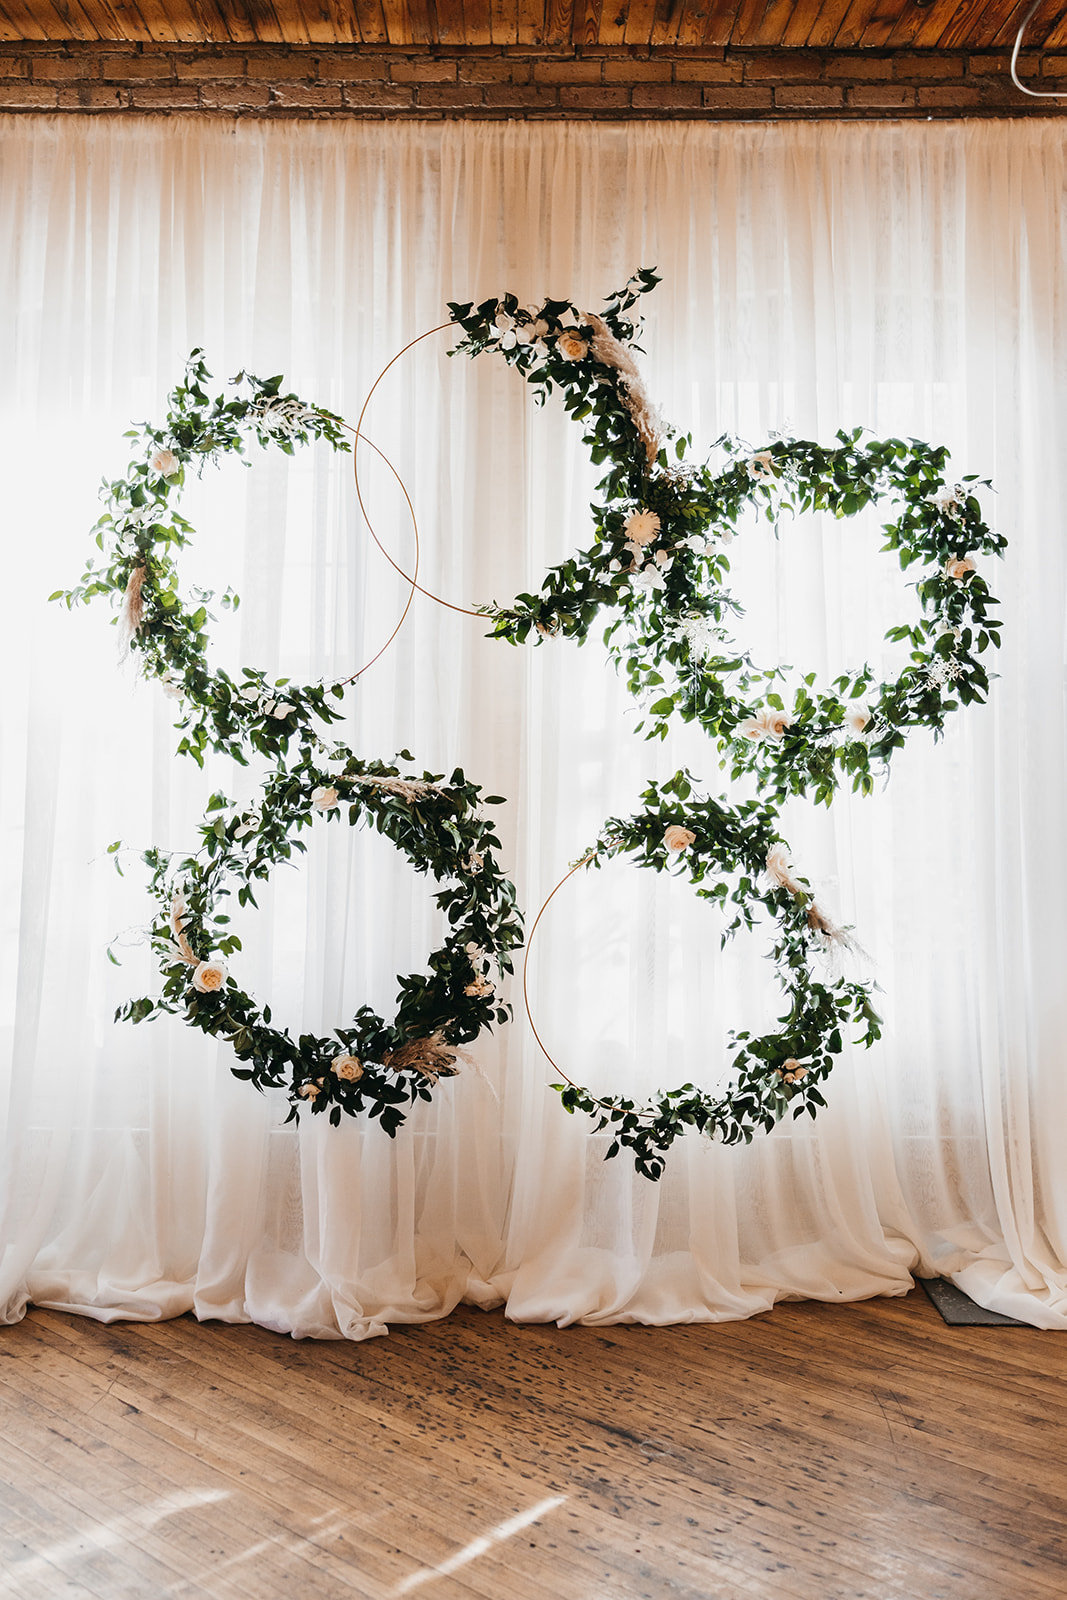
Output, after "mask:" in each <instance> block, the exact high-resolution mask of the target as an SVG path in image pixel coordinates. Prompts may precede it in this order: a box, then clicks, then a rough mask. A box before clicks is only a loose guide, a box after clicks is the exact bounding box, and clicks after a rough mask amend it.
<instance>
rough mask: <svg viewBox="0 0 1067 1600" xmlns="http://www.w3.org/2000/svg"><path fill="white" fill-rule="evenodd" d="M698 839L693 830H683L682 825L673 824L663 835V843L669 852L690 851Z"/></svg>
mask: <svg viewBox="0 0 1067 1600" xmlns="http://www.w3.org/2000/svg"><path fill="white" fill-rule="evenodd" d="M695 838H696V834H695V833H694V832H693V831H692V829H691V828H683V827H682V826H681V824H680V823H677V822H672V823H671V825H670V827H669V828H668V829H667V831H666V833H665V834H664V835H663V843H664V844H665V845H666V846H667V849H668V850H688V848H689V846H690V845H691V844H692V843H693V841H694V840H695Z"/></svg>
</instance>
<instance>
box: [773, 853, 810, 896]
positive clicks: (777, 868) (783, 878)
mask: <svg viewBox="0 0 1067 1600" xmlns="http://www.w3.org/2000/svg"><path fill="white" fill-rule="evenodd" d="M790 866H791V862H790V860H789V851H788V850H787V849H786V847H785V845H784V844H781V843H779V844H772V845H771V848H770V849H769V850H768V851H767V876H768V878H769V879H770V880H771V882H772V883H774V884H777V885H778V887H779V888H781V889H788V891H789V893H790V894H803V893H804V886H803V884H801V883H798V882H797V880H796V878H794V877H793V874H792V873H791V872H790V870H789V868H790Z"/></svg>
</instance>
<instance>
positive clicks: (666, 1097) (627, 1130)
mask: <svg viewBox="0 0 1067 1600" xmlns="http://www.w3.org/2000/svg"><path fill="white" fill-rule="evenodd" d="M641 798H642V801H643V802H644V804H643V808H642V810H640V811H639V812H637V813H635V814H634V815H633V816H630V817H625V818H619V817H613V818H611V819H610V820H609V821H608V822H607V823H605V825H604V827H603V828H602V830H601V832H600V835H599V837H598V839H597V841H596V843H595V845H594V846H593V847H592V849H591V850H590V851H589V852H588V853H587V856H586V857H585V859H584V860H583V861H582V863H581V864H582V865H588V866H592V867H595V868H600V867H602V866H604V865H605V864H606V863H607V862H608V861H609V860H612V859H614V858H615V857H618V856H628V857H629V858H630V859H631V860H632V861H633V863H634V864H635V865H636V866H638V867H645V868H650V869H651V870H652V871H654V872H670V873H672V874H673V875H675V876H679V877H687V878H688V879H689V881H690V882H691V883H692V884H693V885H694V887H695V889H696V893H697V895H698V896H699V897H700V898H701V899H704V900H710V901H713V902H715V903H717V904H718V905H719V906H720V907H721V909H722V910H723V911H724V912H725V913H726V914H727V916H728V917H729V918H730V920H729V921H728V922H727V923H726V926H725V928H724V930H723V933H722V936H721V937H722V942H723V943H725V942H726V941H727V940H728V939H729V938H731V937H732V936H733V935H734V934H736V933H737V932H738V930H739V929H742V928H746V929H752V928H754V927H755V926H756V925H757V922H759V921H764V920H770V921H772V922H773V923H774V926H775V942H774V946H773V950H772V953H771V958H772V959H773V961H774V964H775V968H776V973H777V977H778V981H779V983H780V985H781V988H782V990H783V993H784V997H785V1010H784V1012H783V1013H782V1015H781V1016H780V1017H779V1018H778V1019H777V1020H778V1024H779V1026H778V1027H777V1028H776V1029H774V1030H772V1031H769V1032H767V1033H763V1034H760V1035H753V1034H750V1033H748V1032H739V1033H736V1034H734V1035H732V1039H731V1050H732V1052H733V1054H732V1059H731V1062H730V1074H731V1083H730V1086H729V1088H727V1089H726V1090H725V1091H723V1092H721V1093H709V1092H707V1091H705V1090H702V1089H699V1088H697V1087H696V1086H695V1085H693V1084H691V1083H685V1084H682V1085H681V1087H680V1088H676V1089H666V1090H660V1091H658V1092H656V1093H655V1094H653V1095H651V1096H650V1097H649V1098H648V1099H647V1100H645V1101H644V1102H642V1103H638V1102H636V1101H634V1100H632V1099H630V1098H628V1097H625V1096H615V1095H594V1094H593V1093H592V1091H591V1090H589V1089H587V1088H584V1087H582V1086H581V1085H580V1084H576V1083H573V1082H571V1081H570V1080H568V1081H567V1082H565V1083H557V1084H554V1085H553V1087H554V1088H555V1089H557V1090H558V1091H559V1093H560V1095H561V1097H562V1101H563V1104H564V1106H565V1107H566V1108H567V1110H568V1111H584V1112H586V1113H587V1114H588V1115H589V1116H591V1117H593V1118H594V1120H595V1127H596V1131H598V1132H599V1131H602V1130H604V1129H607V1130H609V1131H610V1133H611V1135H612V1139H611V1143H610V1145H609V1147H608V1150H607V1155H608V1156H609V1157H610V1156H614V1155H617V1154H618V1152H619V1150H620V1149H623V1148H625V1149H628V1150H629V1151H630V1152H631V1153H632V1155H633V1159H634V1164H635V1166H636V1168H637V1170H638V1172H640V1173H642V1174H643V1175H644V1176H645V1177H646V1178H652V1179H657V1178H659V1177H660V1175H661V1174H662V1172H663V1168H664V1164H665V1152H666V1151H667V1150H668V1149H669V1148H670V1146H671V1145H672V1144H673V1143H674V1141H675V1139H677V1138H678V1137H679V1136H680V1135H681V1134H682V1133H683V1132H684V1131H685V1130H686V1129H687V1128H696V1129H697V1130H698V1131H699V1132H701V1133H703V1134H706V1135H708V1136H709V1137H712V1138H715V1139H719V1140H721V1141H722V1142H723V1143H724V1144H737V1143H739V1142H742V1141H744V1142H748V1141H749V1140H751V1139H752V1137H753V1135H754V1134H755V1133H757V1132H759V1131H764V1132H769V1131H770V1129H771V1128H773V1127H774V1126H775V1124H776V1123H777V1122H778V1121H780V1119H781V1118H782V1117H784V1116H785V1115H786V1114H787V1113H790V1112H791V1114H792V1115H793V1117H799V1116H802V1115H803V1114H804V1113H805V1112H807V1113H808V1114H809V1115H811V1116H815V1114H816V1111H817V1109H818V1107H820V1106H822V1105H824V1104H825V1101H824V1100H823V1097H822V1095H821V1093H820V1091H819V1085H820V1084H822V1083H824V1082H825V1080H826V1079H827V1078H828V1077H829V1075H830V1072H831V1071H832V1069H833V1066H834V1063H835V1060H836V1058H837V1057H838V1056H839V1055H840V1053H841V1050H842V1049H843V1044H844V1031H845V1030H846V1029H847V1028H848V1027H850V1026H853V1025H854V1026H858V1027H859V1028H860V1030H861V1032H860V1036H859V1038H858V1039H857V1041H856V1042H857V1043H861V1044H863V1045H867V1046H869V1045H871V1044H873V1043H874V1042H875V1040H877V1039H878V1038H879V1037H880V1034H881V1029H880V1019H879V1017H878V1015H877V1013H876V1012H875V1010H874V1008H873V1006H872V1004H871V990H872V985H871V984H870V983H869V982H859V981H856V980H855V979H852V978H847V977H844V976H842V975H841V973H840V971H839V970H837V969H838V967H839V959H840V952H841V950H842V948H852V946H851V940H850V938H849V936H848V933H847V931H846V930H843V929H840V928H837V927H835V926H834V924H833V923H832V922H831V921H830V919H829V918H828V917H827V916H826V915H825V913H824V912H823V911H822V910H821V908H820V907H819V905H818V903H817V901H816V898H815V895H814V894H813V892H812V890H811V886H810V885H809V884H808V883H807V882H806V881H805V880H804V879H803V878H800V877H798V876H796V875H795V873H794V872H793V870H792V868H791V866H790V864H789V860H788V851H787V848H786V846H785V843H784V841H783V840H782V838H781V836H780V834H779V832H778V815H777V812H776V811H775V809H774V807H773V806H771V805H768V804H766V803H765V802H763V801H760V800H747V801H743V802H741V803H740V804H738V805H736V806H727V805H724V804H723V803H721V802H720V801H718V800H715V799H713V798H710V797H708V796H702V795H699V794H696V793H695V792H694V790H693V781H692V777H691V774H690V773H688V772H687V771H681V772H677V773H675V775H674V776H673V777H672V778H670V779H668V780H667V781H666V782H664V783H662V784H656V783H652V784H650V785H649V787H648V788H647V789H646V790H645V792H644V794H643V795H642V797H641ZM534 929H535V930H536V923H535V924H534ZM532 944H533V934H532V933H531V940H530V946H528V950H527V959H529V958H530V947H532Z"/></svg>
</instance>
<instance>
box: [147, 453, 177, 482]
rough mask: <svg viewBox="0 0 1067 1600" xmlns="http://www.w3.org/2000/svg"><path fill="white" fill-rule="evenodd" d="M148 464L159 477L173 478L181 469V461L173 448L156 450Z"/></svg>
mask: <svg viewBox="0 0 1067 1600" xmlns="http://www.w3.org/2000/svg"><path fill="white" fill-rule="evenodd" d="M148 464H149V466H150V467H151V468H152V471H153V472H158V473H159V475H160V477H161V478H173V477H174V475H175V473H176V472H179V471H180V470H181V462H180V461H179V460H178V457H177V456H176V455H175V454H174V451H173V450H157V451H156V453H155V455H154V456H153V457H152V459H151V461H150V462H149V463H148Z"/></svg>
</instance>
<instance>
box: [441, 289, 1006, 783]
mask: <svg viewBox="0 0 1067 1600" xmlns="http://www.w3.org/2000/svg"><path fill="white" fill-rule="evenodd" d="M658 281H659V280H658V279H657V278H656V276H655V274H654V273H652V272H648V271H642V272H640V273H638V274H636V276H635V277H634V278H633V279H631V281H630V283H629V284H628V285H627V287H626V289H625V290H624V291H623V292H622V293H620V294H617V295H615V296H614V297H612V299H611V300H609V302H608V303H607V305H606V306H605V309H604V310H603V311H602V312H601V314H600V315H599V316H591V315H590V314H588V313H582V312H579V311H577V310H576V309H575V308H574V307H572V306H569V305H567V304H566V303H563V302H559V301H548V302H546V303H545V304H544V305H543V306H541V307H536V308H531V309H528V310H527V309H524V308H523V307H521V306H520V305H519V303H518V301H517V299H516V298H515V296H514V295H505V296H503V298H501V299H495V300H487V301H484V302H483V303H482V304H481V305H479V306H473V305H455V304H453V305H451V306H450V307H449V310H450V313H451V315H452V318H453V320H454V321H455V322H456V324H457V325H458V326H459V327H460V328H461V329H462V330H463V332H464V335H465V337H464V338H463V339H462V340H461V341H460V343H459V345H458V346H457V350H460V351H465V352H467V353H468V354H469V355H471V356H477V355H479V354H481V353H483V352H486V351H496V352H498V353H500V354H501V355H502V356H503V358H504V359H505V360H506V361H507V362H509V363H510V364H511V365H512V366H514V367H516V368H517V370H518V371H519V372H520V373H521V375H522V376H523V378H524V379H525V380H526V382H527V383H529V384H530V385H531V387H532V388H533V391H534V393H535V395H536V397H537V399H538V400H539V401H540V402H543V401H544V400H545V399H546V397H547V396H548V395H549V394H550V393H551V392H552V391H553V390H558V391H559V392H560V394H561V395H562V398H563V404H564V406H565V408H566V410H567V412H568V413H569V414H570V415H571V416H572V417H573V418H574V420H575V421H577V422H579V423H581V424H583V428H584V432H583V442H584V443H585V444H586V446H587V447H588V448H589V450H590V453H591V456H592V459H593V461H594V462H596V463H598V464H601V465H606V466H607V469H608V470H607V472H606V475H605V476H604V478H603V479H602V480H601V482H600V484H599V486H598V487H599V491H600V494H601V496H602V499H601V502H600V503H599V504H598V505H595V506H594V507H593V518H594V532H593V540H592V543H591V544H590V546H589V547H588V548H587V549H584V550H580V551H578V552H577V553H576V554H575V555H574V556H572V557H570V558H568V559H567V560H566V561H563V562H562V563H560V564H559V565H557V566H555V567H553V568H552V569H551V570H550V571H549V572H548V574H547V575H546V577H545V580H544V582H543V584H542V586H541V590H540V592H539V593H537V594H520V595H519V596H517V598H516V599H515V600H514V601H513V602H512V603H511V604H509V605H497V604H496V603H495V602H494V603H493V604H491V605H488V606H485V607H483V608H482V609H483V611H484V612H485V614H486V615H487V616H488V617H490V618H491V619H492V622H493V634H494V635H495V636H496V637H498V638H504V639H508V640H510V641H511V642H512V643H514V644H520V643H522V642H524V641H525V640H527V639H528V638H530V637H533V638H534V639H535V641H536V642H538V643H540V642H541V641H542V640H543V639H544V638H545V637H547V636H551V635H554V634H562V635H566V636H568V637H572V638H576V639H579V640H581V639H584V638H586V637H587V635H588V633H589V631H590V630H591V628H592V627H593V625H594V624H595V623H596V622H597V621H598V619H601V618H602V617H604V616H606V617H607V625H606V632H605V635H604V637H605V642H606V644H607V645H608V648H609V651H610V652H611V655H612V657H613V658H614V660H615V662H616V664H617V665H618V666H619V668H620V669H621V671H622V673H623V675H624V677H625V680H626V682H627V685H628V687H629V689H630V691H631V692H632V693H633V694H634V695H635V696H637V697H638V699H639V701H640V703H641V704H642V706H643V708H644V716H643V720H642V722H639V723H638V731H640V730H641V728H642V727H644V728H645V730H646V734H647V736H648V737H650V738H656V737H658V738H663V737H665V736H666V733H667V731H668V726H669V722H670V719H671V718H672V717H673V716H675V715H677V716H680V717H681V718H683V719H684V720H686V721H690V722H696V723H697V724H698V725H699V726H700V727H701V728H703V729H704V731H705V732H706V733H707V734H708V735H709V736H710V737H711V739H712V740H713V741H714V742H715V744H716V746H717V748H718V750H719V754H720V760H721V763H722V764H723V765H724V766H728V767H729V768H730V769H731V771H732V773H733V775H734V776H740V775H741V774H742V773H744V772H752V773H755V774H756V775H757V777H758V779H759V782H760V785H761V789H762V791H763V792H764V793H765V794H769V795H773V796H775V797H776V798H777V799H779V800H782V799H785V797H786V796H788V795H791V794H792V795H801V794H812V795H813V797H814V798H815V799H816V800H817V801H826V802H829V801H830V799H832V797H833V794H834V792H835V791H836V789H837V788H838V786H839V785H840V783H841V782H842V781H843V780H845V781H849V782H851V785H852V787H853V788H854V789H856V790H860V791H862V792H865V793H869V792H870V791H871V789H872V788H873V784H874V773H875V771H876V770H877V769H879V768H884V767H885V766H886V765H887V764H888V762H889V760H890V758H891V756H892V754H893V752H894V751H895V750H896V749H898V748H899V747H901V746H902V745H903V744H904V741H905V737H906V734H907V732H908V731H909V730H910V729H912V728H917V727H927V728H930V729H932V730H933V731H934V733H935V735H936V734H939V733H940V732H941V730H942V729H943V727H944V723H945V719H946V716H947V715H948V713H949V712H951V711H953V710H955V709H956V708H957V707H958V706H959V705H960V704H967V703H969V702H972V701H981V700H983V699H984V698H985V696H986V694H987V692H988V688H989V677H988V673H987V671H986V669H985V666H984V665H983V663H982V660H981V657H982V656H983V655H984V654H985V652H986V651H987V650H989V649H990V648H993V647H996V646H998V645H999V643H1000V623H999V619H998V618H997V617H996V615H995V609H996V604H997V602H996V601H995V599H994V598H993V596H992V595H991V594H990V591H989V588H988V586H987V584H986V580H985V578H984V577H983V576H982V575H981V573H980V572H979V571H978V566H977V559H976V558H979V557H981V556H984V555H991V554H999V553H1000V552H1001V551H1002V550H1003V548H1004V546H1005V543H1006V541H1005V539H1004V537H1003V536H1002V535H1001V534H998V533H995V532H993V530H992V529H990V528H989V527H988V526H987V525H986V523H985V522H984V521H983V519H982V512H981V506H980V504H979V501H978V499H977V497H976V494H975V488H976V486H977V482H978V480H976V479H975V478H973V477H969V478H967V479H965V480H964V481H963V482H961V483H959V484H950V483H949V482H948V481H947V479H946V471H947V459H948V458H947V451H946V450H945V449H944V448H943V447H941V446H936V447H935V446H931V445H928V444H924V443H923V442H922V441H920V440H917V439H909V440H902V439H887V440H875V439H865V438H864V436H863V432H862V430H860V429H857V430H855V431H853V432H851V433H845V432H841V433H839V434H838V435H837V440H836V443H835V444H834V445H832V446H829V447H827V446H822V445H819V444H815V443H813V442H811V441H809V440H796V439H786V438H777V439H774V440H772V441H771V442H770V443H769V444H767V445H766V446H765V447H764V448H762V449H757V450H753V449H751V448H749V447H747V446H744V445H742V444H741V443H740V442H739V441H737V440H734V439H731V438H729V437H727V436H725V435H724V436H723V437H722V438H721V439H720V440H718V441H717V445H718V446H719V447H720V448H721V450H722V451H723V452H724V454H725V456H726V465H725V466H724V467H721V468H720V469H719V470H712V468H711V467H710V466H709V465H707V464H706V463H704V464H700V463H697V462H694V461H692V460H691V459H689V452H690V450H691V449H692V439H691V437H690V436H688V435H681V436H680V435H678V434H677V433H676V432H675V431H674V430H673V429H671V428H669V427H667V426H666V425H665V424H663V423H662V422H661V421H660V420H659V419H658V417H655V416H654V415H653V413H652V412H651V409H650V402H649V401H648V399H647V396H646V395H645V394H644V393H643V388H642V386H641V385H640V383H639V379H638V378H637V377H636V376H635V374H636V367H635V366H634V363H633V359H632V351H633V350H636V349H637V346H635V345H634V344H633V338H634V333H635V326H634V323H633V321H632V320H631V319H630V317H629V316H628V313H629V312H630V311H631V310H632V308H633V306H634V305H635V303H636V302H637V299H638V297H639V296H640V295H642V294H645V293H647V292H648V291H649V290H650V289H652V288H653V287H654V286H655V284H656V283H657V282H658ZM650 430H651V432H652V441H651V445H650V437H649V436H650ZM873 504H877V505H883V504H884V505H887V506H888V507H889V508H890V510H891V520H890V521H888V522H886V523H885V524H884V533H885V542H884V544H883V546H882V548H883V550H885V551H887V552H891V553H892V554H893V555H894V557H895V558H896V559H897V560H899V562H900V564H901V566H902V567H904V568H905V569H914V570H915V571H916V572H917V573H918V574H919V576H918V579H917V581H916V582H915V585H914V587H915V590H916V593H917V596H918V600H919V604H920V616H919V618H918V620H917V621H916V622H914V623H908V624H903V625H900V626H897V627H894V628H892V629H890V630H889V633H888V635H887V637H888V638H889V639H891V640H894V641H897V642H899V643H903V644H905V645H906V646H907V647H908V660H907V664H906V665H905V666H904V667H903V669H902V671H901V672H900V673H899V674H898V676H897V677H896V678H894V679H892V680H890V681H885V682H883V681H880V680H879V679H878V678H877V676H876V674H875V672H874V671H873V669H872V668H871V667H870V666H869V665H864V666H862V667H859V668H858V669H856V670H854V671H852V672H849V673H846V674H843V675H842V676H840V677H838V678H836V679H835V680H834V681H833V683H832V685H831V686H830V687H829V688H825V689H819V688H817V687H816V686H815V678H814V675H813V674H807V675H805V676H803V677H801V678H799V680H795V679H794V678H793V676H792V674H791V672H790V669H787V668H784V667H780V666H776V667H773V668H769V669H767V668H761V667H759V666H758V665H756V664H755V663H753V661H752V660H751V658H750V657H749V655H748V653H747V652H746V651H745V650H744V649H743V648H742V647H741V646H739V645H738V644H737V643H736V642H735V640H734V638H733V636H732V632H731V626H730V624H731V622H732V619H733V617H734V616H735V615H736V614H739V612H740V607H739V606H738V604H737V602H736V601H735V599H734V598H733V596H732V595H731V593H730V591H729V589H728V588H727V584H726V580H727V574H728V573H729V570H730V560H729V555H728V549H729V544H730V542H731V541H732V539H733V537H734V534H735V532H736V531H737V530H738V527H739V524H740V522H741V519H742V517H743V516H744V515H745V514H746V513H747V512H749V511H751V510H752V509H755V510H756V511H757V512H761V513H762V514H763V515H765V516H766V518H767V519H768V520H769V521H771V522H772V523H774V524H775V526H776V527H777V526H778V524H779V521H780V519H781V518H782V517H783V515H785V514H788V513H798V514H799V513H803V512H809V511H828V512H830V513H832V514H833V515H834V516H837V517H850V516H854V515H855V514H856V513H857V512H860V511H862V510H863V509H864V508H865V507H867V506H870V505H873Z"/></svg>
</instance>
